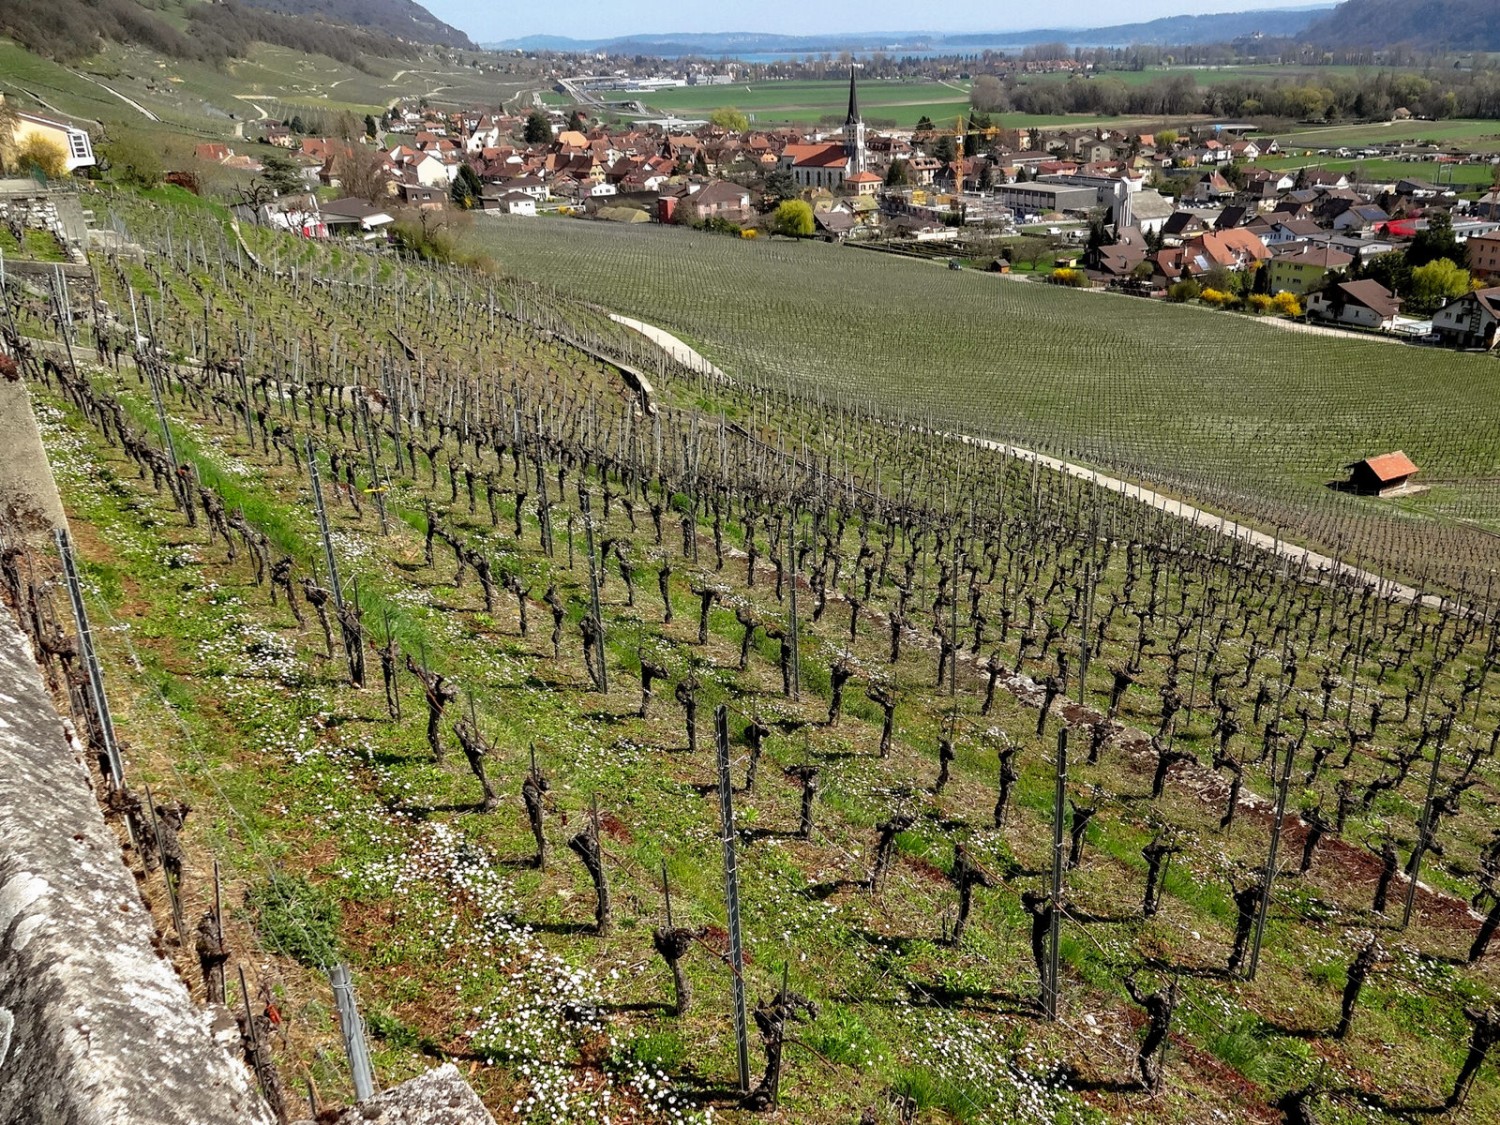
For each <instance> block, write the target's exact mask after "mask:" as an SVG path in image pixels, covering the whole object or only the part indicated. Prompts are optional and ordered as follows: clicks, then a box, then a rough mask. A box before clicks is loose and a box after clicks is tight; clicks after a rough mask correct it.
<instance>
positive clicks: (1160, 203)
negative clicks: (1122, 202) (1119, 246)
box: [1130, 188, 1174, 234]
mask: <svg viewBox="0 0 1500 1125" xmlns="http://www.w3.org/2000/svg"><path fill="white" fill-rule="evenodd" d="M1173 206H1174V205H1173V203H1172V201H1171V200H1170V199H1168V198H1167V197H1166V196H1164V195H1162V194H1161V193H1160V192H1156V191H1152V190H1151V189H1149V188H1147V189H1145V190H1143V191H1138V192H1136V193H1135V194H1134V195H1132V196H1131V197H1130V221H1131V222H1132V223H1133V224H1134V225H1135V226H1137V227H1139V228H1140V231H1141V233H1142V234H1160V233H1161V229H1162V227H1163V226H1165V225H1166V222H1167V219H1169V218H1170V217H1171V216H1172V212H1173Z"/></svg>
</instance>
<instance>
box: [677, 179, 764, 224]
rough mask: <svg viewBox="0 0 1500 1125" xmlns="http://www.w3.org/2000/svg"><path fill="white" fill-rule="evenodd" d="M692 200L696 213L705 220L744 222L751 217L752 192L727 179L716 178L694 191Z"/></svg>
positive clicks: (701, 219)
mask: <svg viewBox="0 0 1500 1125" xmlns="http://www.w3.org/2000/svg"><path fill="white" fill-rule="evenodd" d="M691 200H692V204H693V211H694V213H695V214H696V215H697V216H698V219H699V220H700V221H703V222H707V221H708V220H709V219H722V220H724V221H725V222H730V223H743V222H745V221H746V220H747V219H749V218H750V192H749V191H748V190H747V189H745V188H742V187H740V186H739V185H738V184H732V183H730V182H729V181H727V180H715V181H714V182H713V183H711V184H709V185H708V186H707V187H705V188H702V189H700V190H699V191H697V192H695V193H693V195H692V197H691Z"/></svg>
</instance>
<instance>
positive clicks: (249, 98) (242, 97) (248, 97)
mask: <svg viewBox="0 0 1500 1125" xmlns="http://www.w3.org/2000/svg"><path fill="white" fill-rule="evenodd" d="M230 96H231V97H233V98H236V99H238V100H239V101H242V102H249V103H250V108H251V109H253V110H255V112H256V113H258V114H260V116H259V117H257V118H256V120H257V121H264V120H265V119H266V118H268V117H270V116H271V115H270V114H269V113H267V112H266V111H265V110H263V109H262V108H261V107H260V105H259V104H258V103H257V102H256V101H255V99H256V98H261V97H264V96H265V95H264V94H232V95H230Z"/></svg>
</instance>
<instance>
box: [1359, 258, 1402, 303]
mask: <svg viewBox="0 0 1500 1125" xmlns="http://www.w3.org/2000/svg"><path fill="white" fill-rule="evenodd" d="M1357 261H1358V259H1356V262H1357ZM1359 276H1361V277H1365V278H1369V279H1370V280H1372V281H1378V282H1380V284H1381V285H1384V286H1385V287H1386V288H1387V289H1389V290H1390V291H1391V292H1392V293H1394V294H1396V296H1398V297H1406V296H1409V295H1410V294H1411V263H1409V262H1408V261H1407V260H1406V255H1405V254H1403V253H1402V252H1401V251H1399V250H1391V251H1389V252H1387V253H1385V254H1377V255H1375V257H1373V258H1371V259H1370V260H1369V261H1368V262H1365V263H1364V264H1363V265H1361V266H1360V267H1359Z"/></svg>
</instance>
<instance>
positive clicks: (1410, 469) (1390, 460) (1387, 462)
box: [1360, 449, 1417, 484]
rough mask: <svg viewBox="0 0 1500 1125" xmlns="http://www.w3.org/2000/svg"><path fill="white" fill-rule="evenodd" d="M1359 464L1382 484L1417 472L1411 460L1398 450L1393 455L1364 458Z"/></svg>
mask: <svg viewBox="0 0 1500 1125" xmlns="http://www.w3.org/2000/svg"><path fill="white" fill-rule="evenodd" d="M1360 464H1362V465H1363V466H1364V467H1365V468H1367V469H1369V470H1370V472H1371V473H1373V474H1374V476H1375V479H1376V480H1378V481H1380V482H1381V483H1382V484H1385V483H1388V482H1390V481H1393V480H1400V479H1401V478H1402V477H1409V476H1411V475H1412V474H1413V473H1415V472H1416V471H1417V467H1416V465H1414V464H1412V460H1411V458H1410V457H1408V456H1407V455H1406V454H1405V453H1403V452H1401V450H1399V449H1398V450H1396V451H1395V452H1394V453H1382V454H1381V455H1380V456H1379V457H1366V458H1365V459H1364V460H1363V461H1361V462H1360Z"/></svg>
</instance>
